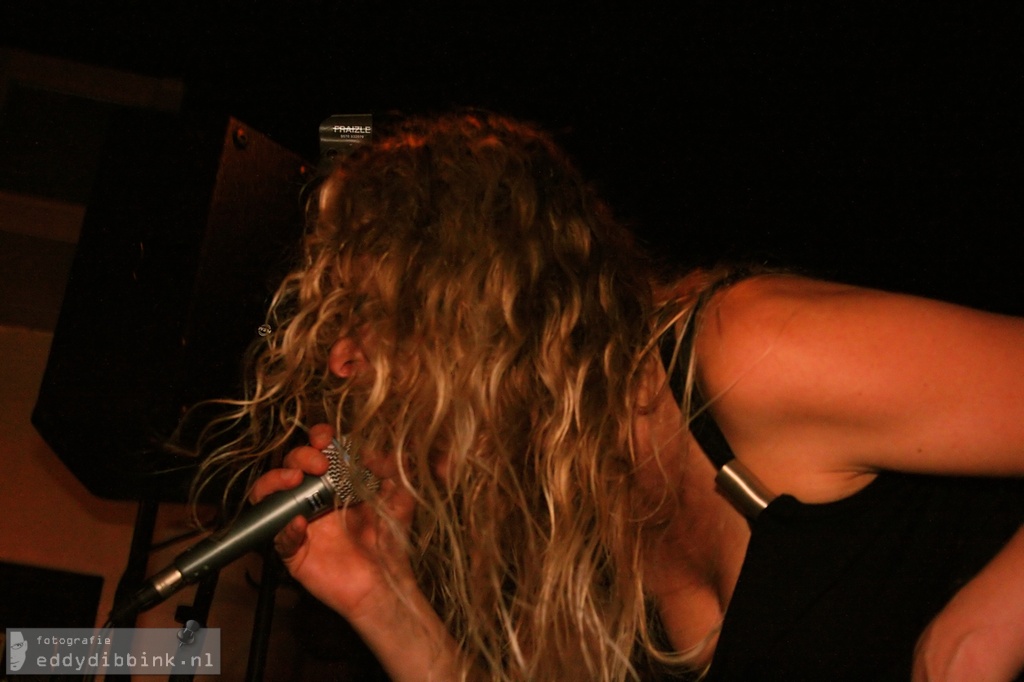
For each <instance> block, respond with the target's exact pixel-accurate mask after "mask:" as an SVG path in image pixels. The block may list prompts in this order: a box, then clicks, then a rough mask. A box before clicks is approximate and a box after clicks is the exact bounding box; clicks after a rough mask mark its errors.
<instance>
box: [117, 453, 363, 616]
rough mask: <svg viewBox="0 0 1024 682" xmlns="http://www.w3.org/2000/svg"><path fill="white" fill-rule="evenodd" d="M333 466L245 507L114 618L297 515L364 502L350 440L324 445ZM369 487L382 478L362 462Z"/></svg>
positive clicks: (161, 596)
mask: <svg viewBox="0 0 1024 682" xmlns="http://www.w3.org/2000/svg"><path fill="white" fill-rule="evenodd" d="M323 452H324V454H325V455H327V458H328V461H329V462H330V466H329V468H328V470H327V473H326V474H324V475H323V476H310V475H308V474H307V475H306V476H305V477H304V478H303V480H302V482H301V483H300V484H299V485H298V486H296V487H294V488H291V489H289V490H279V491H277V492H276V493H273V494H271V495H268V496H267V497H266V498H265V499H264V500H263V501H262V502H260V503H259V504H257V505H255V506H253V507H250V508H249V509H247V510H246V511H244V512H243V513H242V514H241V515H240V516H239V517H238V518H237V519H236V520H235V522H234V523H233V524H232V525H230V526H229V527H227V528H225V529H223V530H220V531H218V532H216V533H214V534H213V535H211V536H210V537H208V538H206V539H205V540H202V541H201V542H199V543H197V544H195V545H193V546H192V547H190V548H188V549H187V550H185V551H184V552H182V553H181V554H179V555H178V557H177V558H176V559H174V561H173V562H171V564H170V565H169V566H167V567H166V568H164V569H163V570H161V571H159V572H158V573H156V574H155V575H153V577H152V578H150V579H149V580H147V581H146V584H145V585H144V586H143V587H142V589H140V590H138V591H137V592H135V594H133V595H132V596H131V598H130V599H129V600H128V601H127V602H126V603H125V604H123V605H121V606H119V607H117V608H115V609H114V615H112V616H111V620H115V619H120V618H123V617H125V616H127V615H129V614H132V613H138V612H141V611H145V610H147V609H150V608H152V607H154V606H156V605H157V604H159V603H160V602H162V601H164V600H165V599H167V598H168V597H170V596H171V595H172V594H174V593H175V592H177V591H178V590H180V589H181V588H183V587H185V586H186V585H191V584H192V583H195V582H198V581H199V580H200V579H201V578H203V577H204V576H206V575H208V574H209V573H212V572H213V571H217V570H219V569H221V568H223V567H224V566H227V565H228V564H230V563H231V562H233V561H234V560H236V559H238V558H239V557H241V556H242V555H243V554H245V553H246V552H248V551H249V550H252V549H256V548H258V547H260V546H262V545H264V544H265V543H267V542H269V541H270V540H271V538H273V537H274V536H275V535H277V534H278V533H279V532H280V531H281V530H282V529H283V528H284V527H285V526H286V525H288V522H289V521H291V520H292V519H294V518H295V517H296V516H305V517H306V518H307V519H310V520H312V519H315V518H317V517H319V516H322V515H323V514H325V513H326V512H328V511H331V510H333V509H335V508H337V507H338V506H343V505H345V504H349V503H353V502H360V501H362V498H361V497H359V496H358V494H357V493H356V491H355V490H354V488H353V484H352V479H351V477H350V476H351V473H352V469H353V466H352V464H353V462H352V456H351V453H350V446H349V443H348V440H347V439H346V440H345V442H344V444H342V443H339V442H338V441H337V440H335V441H334V442H333V443H332V444H331V446H329V447H328V448H327V449H325V450H324V451H323ZM357 471H358V472H359V473H360V474H361V476H362V480H363V485H364V486H365V488H366V489H367V491H370V492H375V491H376V490H377V487H378V486H379V481H378V480H377V479H376V477H374V476H373V474H372V473H370V471H369V470H367V469H364V468H359V469H357Z"/></svg>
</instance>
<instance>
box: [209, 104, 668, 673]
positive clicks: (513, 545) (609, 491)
mask: <svg viewBox="0 0 1024 682" xmlns="http://www.w3.org/2000/svg"><path fill="white" fill-rule="evenodd" d="M313 206H314V210H312V211H311V213H312V214H313V215H312V216H311V221H310V228H309V231H308V233H307V235H306V237H305V241H304V252H303V254H304V259H305V260H304V262H303V263H301V265H300V266H299V267H298V268H297V269H295V270H294V271H293V272H292V273H291V274H289V275H288V276H287V277H286V279H285V280H284V282H283V283H282V285H281V287H280V289H279V291H278V292H277V295H276V297H275V299H274V302H273V305H272V308H271V311H270V315H269V318H268V324H269V325H270V326H271V327H272V328H273V330H274V331H273V333H272V334H271V335H270V336H269V337H268V340H267V341H266V342H265V343H264V344H263V345H262V347H261V348H260V349H258V352H257V354H256V355H255V357H254V371H253V373H252V377H253V379H252V385H251V386H250V389H249V395H248V397H247V398H246V399H245V400H242V401H237V402H236V403H234V406H235V408H236V409H235V412H234V413H233V414H232V415H231V417H230V419H228V420H227V422H228V423H231V424H235V423H242V424H243V426H244V433H243V435H241V436H240V437H237V438H228V439H226V440H227V442H224V439H223V438H222V439H221V441H220V442H221V444H220V446H219V449H218V450H217V451H216V452H215V453H214V455H213V456H212V457H210V458H208V459H207V460H206V462H205V464H204V469H203V472H202V477H203V480H209V476H211V475H212V474H213V473H214V472H216V471H218V470H220V469H223V468H224V467H228V468H230V469H231V470H232V471H234V472H235V475H236V477H240V479H239V480H245V481H247V482H251V480H252V477H253V476H254V475H255V474H254V473H253V472H258V471H259V470H260V467H261V466H263V465H265V464H266V463H267V462H272V461H274V459H275V458H276V457H279V456H280V453H281V452H282V451H283V450H284V449H286V448H287V447H288V446H289V444H290V443H292V442H293V441H294V440H295V436H296V435H297V434H296V429H297V428H299V425H301V424H309V423H315V422H319V421H324V420H326V421H328V422H331V423H333V424H334V425H335V426H336V427H337V429H338V430H339V432H344V433H347V434H351V435H352V437H353V438H354V439H355V441H356V443H357V447H362V448H366V451H373V452H389V453H393V454H394V456H395V458H396V460H397V462H398V463H399V464H400V467H401V479H402V481H403V483H404V484H405V485H407V486H408V487H409V488H410V489H411V490H412V491H413V493H414V494H415V496H416V497H417V500H418V502H419V504H418V505H417V512H416V518H415V521H414V524H413V529H412V538H411V540H410V547H409V549H410V553H411V555H412V560H413V562H414V565H415V566H416V568H417V570H418V571H419V574H420V576H421V578H422V580H421V582H422V585H423V586H424V588H425V589H426V590H428V594H429V595H431V596H432V597H433V600H434V602H435V604H436V606H437V609H438V611H439V613H440V614H441V616H442V618H444V619H445V621H446V623H447V625H448V627H449V628H450V630H451V632H452V633H453V635H454V636H455V637H456V639H457V641H458V642H459V643H460V644H461V646H462V647H463V650H464V651H465V653H466V654H467V656H466V658H467V661H468V664H467V670H466V671H465V673H464V675H465V676H466V677H472V676H475V675H477V674H479V672H480V671H486V674H489V675H490V678H491V679H500V680H513V679H514V680H549V679H550V680H565V679H588V680H618V679H626V678H630V677H635V676H636V674H637V672H636V667H635V666H634V663H633V659H634V658H635V656H636V654H637V652H638V651H640V652H643V651H644V650H646V651H647V652H648V653H653V654H654V655H655V656H662V657H663V655H662V654H661V653H660V652H657V650H656V649H657V647H656V646H655V645H654V644H653V643H652V641H651V639H652V638H651V636H650V635H649V633H648V627H647V624H648V622H649V617H650V613H649V610H650V606H649V605H648V604H647V603H646V601H645V595H644V590H643V586H642V580H643V572H642V569H641V563H642V562H641V553H642V544H643V543H642V541H641V535H642V534H641V531H642V527H643V524H644V520H643V517H644V512H643V511H642V510H641V506H642V505H640V504H639V502H638V500H637V492H636V490H635V488H636V486H635V481H634V471H635V464H636V462H635V453H634V449H633V443H632V434H633V423H634V419H635V417H636V415H637V413H638V410H641V409H642V408H643V406H640V405H637V404H636V395H637V393H638V390H637V389H638V385H639V381H640V378H641V373H642V372H641V371H640V367H641V364H642V362H643V360H644V359H645V358H646V357H648V355H649V354H650V352H651V350H652V348H653V346H654V339H655V338H656V337H657V335H659V334H660V333H661V332H662V331H664V329H665V328H666V327H667V326H669V325H670V324H671V321H672V320H675V319H677V317H678V315H676V317H672V316H671V315H668V316H662V319H666V320H669V321H668V322H666V323H665V324H662V325H652V323H651V320H652V319H655V318H657V317H658V315H657V314H656V310H655V305H654V302H653V297H652V291H651V285H650V281H651V279H650V278H651V275H652V273H651V269H650V267H649V264H648V262H647V261H646V260H645V259H644V258H643V257H642V256H641V253H640V250H639V249H638V248H637V247H636V246H635V244H634V243H633V240H632V238H631V236H630V234H629V233H628V232H627V231H626V230H625V229H624V228H623V227H621V226H620V225H619V224H618V223H616V221H615V220H614V219H613V217H612V215H611V214H610V212H609V210H608V209H607V207H606V206H605V204H603V203H602V202H601V201H600V200H599V199H598V197H597V196H596V195H595V194H594V192H593V191H592V189H591V188H590V186H588V184H587V183H585V182H584V180H583V179H582V178H581V176H580V174H579V173H578V172H577V171H576V170H575V168H574V167H573V166H572V164H571V163H570V162H569V161H568V160H567V158H566V157H565V155H564V154H563V153H562V152H561V151H560V150H559V149H558V148H557V147H556V145H555V144H554V143H553V142H552V140H551V139H550V138H549V137H548V136H547V135H546V134H544V133H542V132H541V131H540V130H538V129H537V128H535V127H533V126H530V125H526V124H522V123H519V122H515V121H512V120H508V119H506V118H502V117H500V116H497V115H494V114H489V113H481V112H471V113H460V114H450V115H446V116H442V117H438V118H412V119H406V120H404V121H402V122H400V123H398V124H396V125H395V126H394V128H393V130H391V131H390V132H389V134H387V135H385V136H383V137H381V138H380V139H378V140H376V141H375V142H374V143H373V144H372V145H370V146H367V147H366V148H364V149H362V150H359V151H357V152H356V153H354V154H353V155H351V156H350V157H348V158H346V159H344V160H343V161H342V162H340V163H339V165H338V166H337V168H336V170H335V171H334V172H333V174H332V175H331V176H330V177H329V178H328V179H327V180H326V181H325V182H324V183H323V185H322V187H321V188H320V190H319V192H318V195H317V199H316V201H315V202H313ZM676 312H677V313H678V311H676ZM344 337H351V338H358V339H372V343H368V344H365V345H366V353H367V356H368V357H367V360H368V362H369V364H370V365H371V367H372V372H368V373H367V374H368V376H369V378H368V379H367V380H365V381H358V380H341V379H338V378H337V377H334V376H333V375H332V374H331V373H330V372H329V371H328V369H327V366H328V352H329V349H330V348H331V345H332V344H333V343H334V342H335V341H336V340H338V339H339V338H344ZM224 423H225V422H224V421H221V422H218V424H219V426H213V427H211V429H212V431H218V430H220V431H224V429H223V428H221V427H223V426H224ZM240 472H245V473H240Z"/></svg>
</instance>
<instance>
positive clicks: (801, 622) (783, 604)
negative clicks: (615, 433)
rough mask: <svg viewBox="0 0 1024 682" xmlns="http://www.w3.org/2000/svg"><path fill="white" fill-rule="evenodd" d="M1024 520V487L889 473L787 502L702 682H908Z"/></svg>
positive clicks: (711, 451) (775, 506) (770, 515)
mask: <svg viewBox="0 0 1024 682" xmlns="http://www.w3.org/2000/svg"><path fill="white" fill-rule="evenodd" d="M705 300H706V297H705ZM694 327H695V325H693V324H691V325H690V328H691V329H693V328H694ZM687 336H689V337H690V338H685V337H684V339H683V344H684V348H683V349H682V350H683V352H688V350H689V349H688V346H689V345H691V344H692V333H690V334H688V335H687ZM666 348H668V349H669V350H671V347H670V346H667V345H666V344H663V345H662V352H663V355H665V356H666V357H671V355H668V354H667V353H666ZM679 366H685V363H679ZM679 374H680V372H679V371H673V372H672V376H671V380H670V385H671V386H672V388H673V392H676V398H677V399H680V398H681V395H680V394H679V393H678V391H679V390H680V387H681V386H682V385H683V382H682V378H681V377H679V376H678V375H679ZM698 400H699V397H698V398H696V399H695V400H694V401H693V402H694V403H697V402H698ZM698 407H700V406H699V405H698ZM699 415H700V416H699V417H698V418H697V419H696V420H695V423H694V424H692V430H693V432H694V437H695V438H696V439H697V441H698V443H700V445H701V447H702V448H703V449H704V450H705V452H706V453H707V454H708V457H709V458H710V459H711V461H712V463H714V464H715V466H716V467H717V468H721V467H722V465H723V463H726V462H728V461H729V460H731V459H733V452H732V449H731V448H730V447H729V444H728V442H727V441H726V439H725V437H724V436H723V435H722V433H721V431H720V430H719V428H718V426H717V425H716V424H715V423H714V420H713V419H712V418H711V415H710V413H709V412H708V411H707V410H703V411H700V412H699ZM1022 522H1024V480H1021V479H986V478H955V477H938V476H921V475H909V474H901V473H896V472H883V473H881V474H879V476H878V477H877V478H876V479H875V480H874V481H873V482H872V483H871V484H870V485H868V486H867V487H866V488H864V489H863V490H861V491H859V492H858V493H856V494H854V495H852V496H850V497H848V498H845V499H843V500H839V501H837V502H832V503H828V504H804V503H802V502H800V501H798V500H797V499H795V498H794V497H792V496H790V495H786V494H782V495H779V496H778V497H776V498H775V499H774V500H772V501H771V502H770V503H769V504H768V506H767V507H766V508H765V509H764V510H763V511H762V512H760V513H759V514H758V515H757V516H756V518H753V519H752V520H751V522H750V523H751V531H752V534H751V538H750V544H749V546H748V548H747V553H746V556H745V558H744V562H743V566H742V569H741V572H740V576H739V580H738V582H737V584H736V589H735V592H734V593H733V597H732V601H731V602H730V603H729V607H728V609H727V611H726V614H725V619H724V621H723V624H722V631H721V634H720V636H719V641H718V645H717V648H716V650H715V656H714V659H713V661H712V664H711V668H710V670H709V672H708V674H707V676H706V678H705V679H706V680H708V681H709V682H718V681H722V680H729V681H733V680H739V681H743V682H747V681H750V680H766V681H767V680H787V681H789V682H792V681H797V682H799V681H801V680H809V681H819V680H820V681H828V682H832V681H842V680H851V681H852V680H857V681H858V682H860V681H864V680H871V681H886V680H900V681H902V682H906V681H908V680H909V679H910V674H911V664H912V659H913V652H914V646H915V644H916V642H917V639H918V637H920V635H921V633H922V631H923V630H924V628H925V627H926V626H927V625H928V623H929V622H930V621H931V620H932V618H934V616H935V615H936V614H937V613H938V612H939V610H940V609H942V607H943V606H944V605H945V604H946V603H947V602H948V601H949V599H950V598H951V597H952V596H953V594H954V593H955V592H956V591H957V590H958V589H959V588H960V587H962V586H963V585H964V584H965V583H966V582H967V581H968V580H970V578H971V577H973V576H974V575H975V574H976V573H977V572H978V571H979V570H980V569H981V568H982V567H983V566H984V565H985V564H986V563H987V562H988V561H989V560H990V559H991V558H992V557H993V556H994V555H995V554H996V553H997V552H998V551H999V550H1000V549H1001V548H1002V547H1003V546H1004V545H1005V544H1006V542H1007V541H1008V540H1009V539H1010V537H1011V536H1012V535H1013V534H1014V533H1015V532H1016V531H1017V529H1018V528H1019V527H1020V526H1021V523H1022ZM1018 679H1019V680H1024V676H1021V677H1020V678H1018Z"/></svg>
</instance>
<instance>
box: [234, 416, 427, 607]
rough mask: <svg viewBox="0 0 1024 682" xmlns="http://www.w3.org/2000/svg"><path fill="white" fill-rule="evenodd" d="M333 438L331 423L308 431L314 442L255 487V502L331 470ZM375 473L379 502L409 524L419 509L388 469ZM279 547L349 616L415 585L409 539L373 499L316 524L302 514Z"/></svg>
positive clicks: (313, 589)
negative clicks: (399, 533)
mask: <svg viewBox="0 0 1024 682" xmlns="http://www.w3.org/2000/svg"><path fill="white" fill-rule="evenodd" d="M333 438H334V431H333V429H332V428H331V427H329V426H327V425H326V424H320V425H317V426H314V427H313V428H312V429H310V432H309V441H310V444H309V445H308V446H304V447H298V448H295V449H294V450H292V451H291V452H289V453H288V455H287V456H286V457H285V458H284V463H283V464H284V467H283V468H281V469H273V470H271V471H268V472H267V473H265V474H264V475H263V476H261V477H260V478H259V479H258V480H257V481H256V483H255V485H254V486H253V490H252V492H251V494H250V499H251V501H252V502H253V503H257V502H259V501H260V500H262V499H263V498H265V497H266V496H268V495H270V494H271V493H274V492H277V491H279V490H287V489H289V488H294V487H295V486H296V485H298V484H299V483H300V482H301V481H302V478H303V475H304V474H312V475H314V476H320V475H322V474H324V473H326V472H327V467H328V461H327V457H326V456H325V455H324V454H323V452H321V451H322V450H323V449H324V448H326V447H327V446H328V445H330V443H331V440H332V439H333ZM364 459H366V458H364ZM364 463H365V462H364ZM372 464H373V462H372V461H371V467H372ZM374 473H375V474H378V475H379V477H380V478H381V479H382V480H381V486H380V490H379V492H378V495H379V496H380V497H379V499H380V501H381V502H382V503H383V505H384V507H385V508H386V510H387V511H388V512H389V513H390V514H391V515H392V517H393V518H394V520H395V521H397V522H398V524H399V529H401V530H404V529H406V528H407V527H408V523H409V521H410V519H411V517H412V512H413V498H412V495H411V494H410V493H409V491H407V490H406V489H405V488H404V487H403V486H402V485H400V484H398V483H396V482H395V481H394V480H392V479H390V478H387V477H386V476H384V475H382V474H386V473H388V472H383V471H374ZM274 544H275V546H276V548H277V551H278V553H279V554H280V555H281V558H282V560H283V561H284V564H285V566H286V567H287V568H288V571H289V572H290V573H291V574H292V576H293V577H294V578H295V579H296V580H298V581H299V582H300V583H301V584H302V585H303V586H304V587H305V588H306V589H307V590H309V592H310V593H311V594H312V595H313V596H315V597H316V598H317V599H319V600H321V601H322V602H324V603H325V604H326V605H328V606H329V607H331V608H332V609H334V610H336V611H337V612H338V613H340V614H342V615H343V616H345V617H346V618H353V617H358V615H359V614H360V611H361V610H362V609H372V608H374V607H375V605H374V604H372V603H368V602H367V600H370V601H371V602H372V601H373V600H375V599H379V598H384V597H391V594H390V593H393V592H394V587H393V586H394V585H395V584H399V583H400V584H402V585H403V586H408V585H409V584H410V583H414V581H413V576H412V572H411V570H410V567H409V560H408V557H407V556H406V552H405V549H404V538H401V537H395V535H394V531H393V526H391V525H390V524H388V522H387V521H386V520H385V519H384V518H382V516H381V515H380V514H379V513H378V512H377V510H376V509H375V507H374V506H373V505H371V504H356V505H351V506H348V507H344V508H342V509H339V510H338V511H335V512H331V513H328V514H326V515H325V516H323V517H322V518H320V519H317V520H315V521H313V522H312V523H310V522H309V521H307V520H306V519H305V518H303V517H301V516H298V517H296V518H294V519H292V521H291V522H290V523H289V524H288V525H287V526H286V527H285V529H284V530H282V531H281V533H279V534H278V536H277V538H275V543H274ZM388 574H390V575H388Z"/></svg>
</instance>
